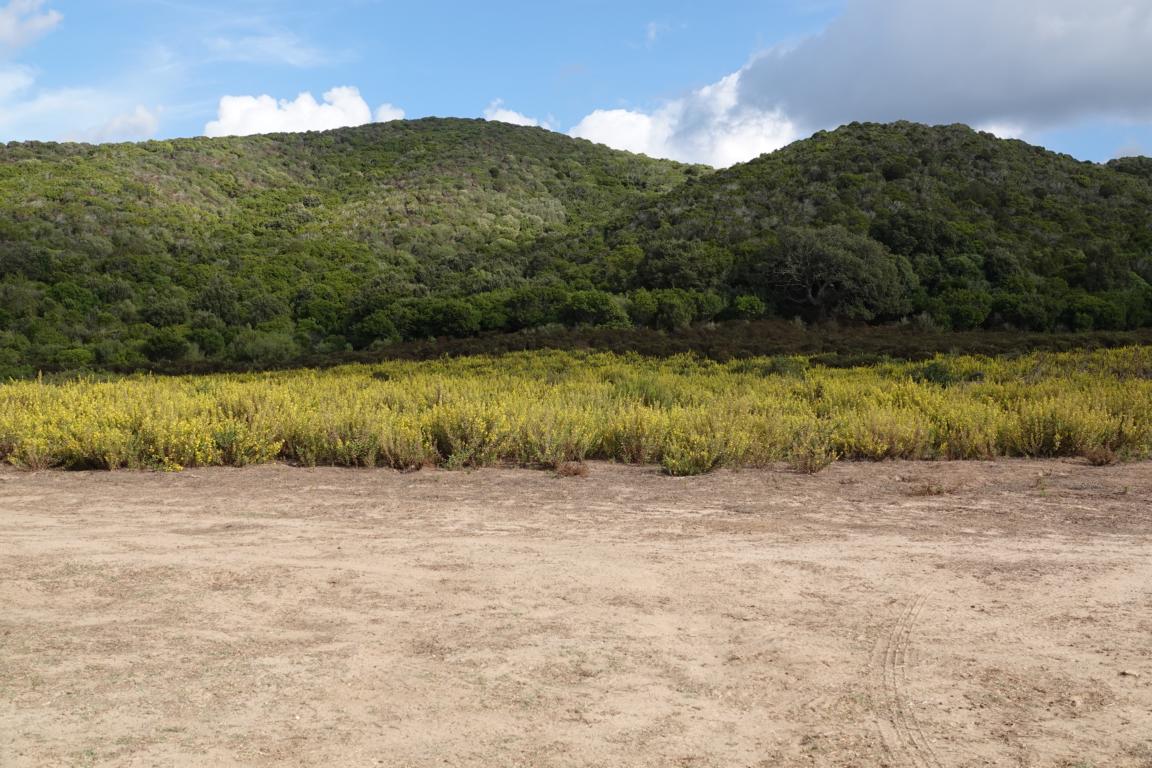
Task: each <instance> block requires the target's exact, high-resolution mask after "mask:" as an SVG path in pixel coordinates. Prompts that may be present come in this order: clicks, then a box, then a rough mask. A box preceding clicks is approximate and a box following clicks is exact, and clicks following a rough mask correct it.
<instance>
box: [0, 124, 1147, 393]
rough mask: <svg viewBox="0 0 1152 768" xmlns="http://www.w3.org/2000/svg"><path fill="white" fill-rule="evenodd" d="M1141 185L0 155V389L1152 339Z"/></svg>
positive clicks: (770, 171) (272, 140) (982, 172)
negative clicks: (612, 353)
mask: <svg viewBox="0 0 1152 768" xmlns="http://www.w3.org/2000/svg"><path fill="white" fill-rule="evenodd" d="M1150 280H1152V161H1150V160H1148V159H1147V158H1129V159H1125V160H1119V161H1115V162H1113V163H1111V164H1109V165H1108V166H1101V165H1094V164H1089V163H1081V162H1077V161H1075V160H1073V159H1071V158H1068V157H1065V156H1060V155H1056V154H1053V153H1049V152H1046V151H1044V150H1041V149H1038V148H1034V147H1030V146H1028V145H1026V144H1023V143H1021V142H1016V141H1001V140H998V139H995V138H993V137H991V136H989V135H987V134H979V133H976V132H974V131H971V130H970V129H967V128H964V127H962V126H954V127H942V128H928V127H924V126H919V125H913V124H895V125H888V126H881V125H852V126H848V127H845V128H842V129H840V130H837V131H835V132H831V133H821V134H818V135H816V136H815V137H813V138H812V139H809V140H806V141H802V142H799V143H797V144H794V145H792V146H790V147H788V148H786V149H783V150H781V151H779V152H776V153H774V154H771V155H766V156H764V157H761V158H760V159H758V160H755V161H752V162H750V163H747V164H744V165H740V166H736V167H734V168H731V169H728V170H725V171H721V172H712V171H711V170H710V169H706V168H702V167H698V166H685V165H680V164H676V163H672V162H667V161H658V160H651V159H648V158H644V157H640V156H636V155H630V154H627V153H622V152H616V151H613V150H610V149H608V148H606V147H602V146H597V145H593V144H590V143H588V142H585V141H579V140H575V139H570V138H568V137H565V136H562V135H560V134H555V133H550V132H547V131H544V130H541V129H534V128H520V127H514V126H510V125H504V124H500V123H486V122H483V121H471V120H442V119H429V120H420V121H411V122H394V123H386V124H380V125H371V126H366V127H362V128H354V129H343V130H339V131H332V132H327V133H320V134H315V133H314V134H291V135H277V136H263V137H250V138H230V139H189V140H180V141H165V142H149V143H145V144H126V145H102V146H96V147H93V146H87V145H74V144H44V143H24V144H9V145H7V146H6V147H0V376H3V375H11V374H21V373H27V372H29V371H34V370H36V369H39V368H46V369H59V368H65V369H67V368H83V367H116V368H124V367H147V366H149V365H152V364H156V363H161V364H165V365H170V364H172V363H180V362H187V361H196V360H208V361H212V360H218V361H221V362H229V363H249V362H250V363H256V364H267V363H281V362H285V361H288V360H291V359H294V358H296V357H298V356H301V355H308V356H312V357H315V356H316V355H323V354H326V353H329V352H342V351H345V350H348V349H364V348H380V347H384V346H387V345H388V344H389V343H392V342H394V341H397V340H400V339H426V338H429V337H443V336H451V337H467V336H472V335H476V334H481V333H487V332H502V331H518V330H524V329H531V328H536V327H540V326H556V325H560V324H563V325H569V326H579V325H591V326H608V327H625V326H630V325H642V326H650V327H655V328H667V329H673V328H677V327H681V326H684V325H687V324H690V323H694V322H701V321H707V320H713V319H720V320H723V319H739V318H755V317H760V316H780V317H789V318H790V317H793V316H801V317H804V318H806V319H809V320H821V319H838V320H854V321H871V322H882V321H888V320H897V319H904V318H908V319H914V320H915V321H916V322H919V323H923V324H925V325H929V326H931V327H933V328H936V329H939V328H956V329H967V328H975V327H988V328H1005V327H1007V328H1016V329H1021V330H1040V331H1044V330H1077V329H1089V328H1096V329H1112V328H1126V327H1143V326H1148V325H1150V324H1152V288H1150V287H1149V281H1150Z"/></svg>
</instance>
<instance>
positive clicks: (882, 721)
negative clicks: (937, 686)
mask: <svg viewBox="0 0 1152 768" xmlns="http://www.w3.org/2000/svg"><path fill="white" fill-rule="evenodd" d="M927 601H928V596H927V594H926V593H921V594H919V595H917V596H916V597H914V598H913V599H912V601H911V602H910V603H909V604H908V605H907V607H905V608H904V610H903V611H902V612H901V614H900V617H899V618H898V619H897V620H896V622H895V623H894V624H893V625H892V626H891V628H890V629H888V630H887V631H885V632H884V633H883V634H882V635H881V637H880V639H879V641H878V642H877V643H876V647H875V649H873V652H872V659H871V661H870V663H869V667H870V678H871V684H872V686H873V688H874V689H876V690H877V691H878V693H879V694H880V695H879V697H878V698H879V702H878V706H877V711H876V713H875V716H876V726H877V729H878V730H879V732H880V738H881V741H882V742H883V744H884V751H885V752H886V753H887V754H888V756H889V757H890V758H891V760H892V762H893V764H894V765H898V766H911V768H942V765H941V763H940V759H939V758H938V757H937V756H936V753H935V751H934V750H933V749H932V745H931V743H930V741H929V740H928V736H927V734H925V732H924V728H923V727H922V726H921V725H920V722H919V720H917V718H916V713H915V711H914V709H913V707H912V706H911V704H910V702H909V701H908V699H907V696H906V695H905V693H904V689H905V688H906V686H907V684H908V651H909V648H910V646H911V642H912V632H913V630H914V629H915V626H916V621H917V619H918V618H919V616H920V612H921V611H922V610H923V609H924V605H925V603H927Z"/></svg>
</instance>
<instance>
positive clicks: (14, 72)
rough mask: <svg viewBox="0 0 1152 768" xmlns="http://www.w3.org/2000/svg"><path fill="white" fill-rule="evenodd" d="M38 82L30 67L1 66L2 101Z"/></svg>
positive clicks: (0, 101) (0, 86) (0, 96)
mask: <svg viewBox="0 0 1152 768" xmlns="http://www.w3.org/2000/svg"><path fill="white" fill-rule="evenodd" d="M35 82H36V77H35V76H34V75H33V74H32V70H30V69H29V68H28V67H21V66H11V67H0V103H3V102H4V101H5V100H7V99H9V98H11V97H13V96H16V95H17V94H19V93H21V92H22V91H26V90H28V89H29V88H31V87H32V84H33V83H35Z"/></svg>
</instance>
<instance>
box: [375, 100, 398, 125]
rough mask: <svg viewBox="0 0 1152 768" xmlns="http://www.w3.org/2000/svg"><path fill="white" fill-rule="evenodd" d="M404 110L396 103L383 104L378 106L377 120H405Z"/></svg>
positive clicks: (388, 121) (383, 121) (384, 121)
mask: <svg viewBox="0 0 1152 768" xmlns="http://www.w3.org/2000/svg"><path fill="white" fill-rule="evenodd" d="M403 119H404V110H402V109H400V107H397V106H396V105H394V104H381V105H380V106H378V107H376V122H378V123H390V122H392V121H393V120H403Z"/></svg>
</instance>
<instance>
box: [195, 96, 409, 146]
mask: <svg viewBox="0 0 1152 768" xmlns="http://www.w3.org/2000/svg"><path fill="white" fill-rule="evenodd" d="M323 98H324V101H323V103H320V102H317V101H316V99H315V98H314V97H313V96H312V94H311V93H301V94H300V95H299V96H297V97H296V98H295V100H292V101H289V100H287V99H281V100H279V101H277V100H276V99H274V98H272V97H271V96H267V95H264V96H225V97H223V98H222V99H220V107H219V110H218V113H217V118H216V120H213V121H212V122H210V123H208V125H206V126H205V127H204V133H205V134H207V135H208V136H250V135H252V134H256V133H293V132H301V131H327V130H331V129H333V128H346V127H351V126H357V125H365V124H366V123H371V122H372V121H373V114H372V108H371V107H369V106H368V102H366V101H365V100H364V97H363V96H361V95H360V91H359V89H357V88H353V87H351V86H343V87H339V88H333V89H332V90H330V91H328V92H327V93H325V94H324V96H323ZM403 116H404V111H403V110H402V109H398V108H397V107H394V106H392V105H391V104H384V105H382V106H381V107H380V108H379V109H378V110H377V112H376V116H375V117H376V120H378V121H386V120H397V119H400V118H402V117H403Z"/></svg>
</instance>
